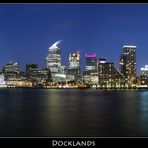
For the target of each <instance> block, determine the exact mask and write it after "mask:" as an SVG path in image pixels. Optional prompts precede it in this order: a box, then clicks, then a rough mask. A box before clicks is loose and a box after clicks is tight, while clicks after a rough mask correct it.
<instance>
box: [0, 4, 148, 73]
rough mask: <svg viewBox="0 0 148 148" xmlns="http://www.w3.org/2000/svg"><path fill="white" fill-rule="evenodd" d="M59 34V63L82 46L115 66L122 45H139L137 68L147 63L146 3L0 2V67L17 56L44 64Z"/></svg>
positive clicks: (147, 19)
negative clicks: (50, 47) (105, 58)
mask: <svg viewBox="0 0 148 148" xmlns="http://www.w3.org/2000/svg"><path fill="white" fill-rule="evenodd" d="M58 40H63V42H62V43H61V44H60V45H59V47H60V48H61V49H62V65H67V63H68V54H69V53H70V52H75V51H76V50H77V49H79V50H80V51H81V59H82V66H84V65H85V58H84V54H85V53H96V54H97V56H98V57H107V58H108V60H109V61H112V62H115V65H116V67H117V68H118V67H119V56H120V54H121V53H122V47H123V45H126V44H129V45H135V46H137V69H138V70H137V71H138V73H139V69H140V67H143V66H144V65H145V64H148V60H147V59H148V58H147V56H148V4H0V68H2V67H3V66H4V65H5V64H6V63H7V62H9V61H12V60H14V61H18V62H19V63H20V67H21V69H22V70H23V69H24V67H25V64H27V63H37V64H39V66H40V67H44V66H45V57H46V55H47V54H48V47H49V46H50V45H52V43H54V42H55V41H58Z"/></svg>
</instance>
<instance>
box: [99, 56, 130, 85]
mask: <svg viewBox="0 0 148 148" xmlns="http://www.w3.org/2000/svg"><path fill="white" fill-rule="evenodd" d="M126 86H128V85H127V83H126V80H125V78H124V77H123V76H122V75H121V74H120V73H119V72H118V71H117V70H116V68H115V65H114V63H113V62H107V61H106V59H105V58H100V59H99V61H98V87H101V88H102V87H107V88H118V87H126Z"/></svg>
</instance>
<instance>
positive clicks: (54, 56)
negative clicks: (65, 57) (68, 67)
mask: <svg viewBox="0 0 148 148" xmlns="http://www.w3.org/2000/svg"><path fill="white" fill-rule="evenodd" d="M60 42H61V41H57V42H55V43H54V44H53V45H52V46H51V47H49V50H48V52H49V54H48V56H47V57H46V68H49V69H50V71H51V74H53V75H54V74H57V73H60V71H61V49H60V48H59V47H58V44H59V43H60Z"/></svg>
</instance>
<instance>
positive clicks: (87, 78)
mask: <svg viewBox="0 0 148 148" xmlns="http://www.w3.org/2000/svg"><path fill="white" fill-rule="evenodd" d="M85 59H86V67H85V71H83V82H84V83H87V84H92V80H94V77H95V76H96V75H97V74H96V72H97V56H96V54H85ZM92 76H93V77H92ZM95 83H96V82H95Z"/></svg>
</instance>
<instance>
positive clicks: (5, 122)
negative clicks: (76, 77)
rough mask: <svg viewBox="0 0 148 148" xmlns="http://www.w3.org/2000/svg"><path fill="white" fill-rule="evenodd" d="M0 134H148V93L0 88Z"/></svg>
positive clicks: (100, 135) (83, 135) (114, 135)
mask: <svg viewBox="0 0 148 148" xmlns="http://www.w3.org/2000/svg"><path fill="white" fill-rule="evenodd" d="M0 92H1V93H0V136H35V137H36V136H37V137H40V136H41V137H42V136H52V137H54V136H58V137H59V136H82V137H94V136H97V137H102V136H111V137H118V136H148V92H147V91H138V90H109V91H108V90H97V89H84V90H79V89H3V90H0Z"/></svg>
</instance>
